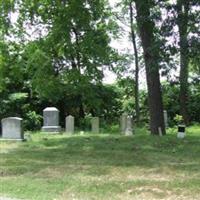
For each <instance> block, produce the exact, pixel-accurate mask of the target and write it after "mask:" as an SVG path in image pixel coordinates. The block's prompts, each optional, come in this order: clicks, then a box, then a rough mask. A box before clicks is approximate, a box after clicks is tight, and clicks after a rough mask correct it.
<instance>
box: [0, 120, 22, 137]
mask: <svg viewBox="0 0 200 200" xmlns="http://www.w3.org/2000/svg"><path fill="white" fill-rule="evenodd" d="M1 125H2V138H3V139H13V140H24V132H23V128H22V119H21V118H18V117H8V118H4V119H2V120H1Z"/></svg>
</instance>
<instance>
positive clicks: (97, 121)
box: [91, 117, 99, 133]
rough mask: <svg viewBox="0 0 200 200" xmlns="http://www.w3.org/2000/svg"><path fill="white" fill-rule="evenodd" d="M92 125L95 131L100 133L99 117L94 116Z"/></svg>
mask: <svg viewBox="0 0 200 200" xmlns="http://www.w3.org/2000/svg"><path fill="white" fill-rule="evenodd" d="M91 126H92V132H93V133H99V117H92V119H91Z"/></svg>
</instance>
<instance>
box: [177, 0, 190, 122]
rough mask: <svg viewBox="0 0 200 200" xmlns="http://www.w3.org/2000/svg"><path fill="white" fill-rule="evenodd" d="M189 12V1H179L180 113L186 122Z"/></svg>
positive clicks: (187, 117) (187, 118) (187, 120)
mask: <svg viewBox="0 0 200 200" xmlns="http://www.w3.org/2000/svg"><path fill="white" fill-rule="evenodd" d="M188 12H189V3H188V1H186V0H178V1H177V13H178V22H177V24H178V28H179V38H180V76H179V81H180V114H181V115H182V116H183V120H184V122H185V124H188V122H189V116H188V111H187V106H188V88H189V85H188V65H189V57H188V53H189V51H188V40H187V36H188Z"/></svg>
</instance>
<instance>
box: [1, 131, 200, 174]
mask: <svg viewBox="0 0 200 200" xmlns="http://www.w3.org/2000/svg"><path fill="white" fill-rule="evenodd" d="M199 152H200V136H199V137H198V136H195V135H193V136H188V137H187V139H184V140H178V139H176V137H175V135H168V136H166V137H162V138H159V137H155V136H149V135H144V134H141V135H136V136H133V137H125V136H119V135H118V136H117V135H114V136H104V135H99V136H97V135H95V136H94V135H92V136H71V137H64V136H61V137H55V138H54V137H48V136H45V137H43V138H40V139H39V140H38V141H29V142H26V143H24V144H22V145H20V147H19V148H17V149H16V150H15V151H11V152H9V153H6V154H2V155H1V168H0V173H1V176H12V175H13V176H15V175H22V174H25V173H37V172H38V171H40V170H42V169H45V168H48V167H55V168H59V167H66V168H68V170H71V172H72V173H73V172H74V170H75V171H76V172H77V170H79V169H80V168H82V167H83V166H91V167H93V168H95V169H96V168H98V167H100V166H105V167H106V166H116V167H120V166H121V167H131V166H135V167H143V168H156V167H165V166H168V167H171V168H176V169H177V170H186V171H188V172H196V171H197V172H198V170H199V165H200V157H199ZM70 166H75V167H70ZM97 171H98V170H94V174H96V173H97ZM90 173H92V170H90ZM106 173H108V171H106V169H102V170H99V171H98V174H97V175H101V174H102V175H103V174H106Z"/></svg>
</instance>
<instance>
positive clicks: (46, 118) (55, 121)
mask: <svg viewBox="0 0 200 200" xmlns="http://www.w3.org/2000/svg"><path fill="white" fill-rule="evenodd" d="M42 131H44V132H60V131H61V127H60V126H59V110H58V109H57V108H55V107H48V108H45V109H44V110H43V127H42Z"/></svg>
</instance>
